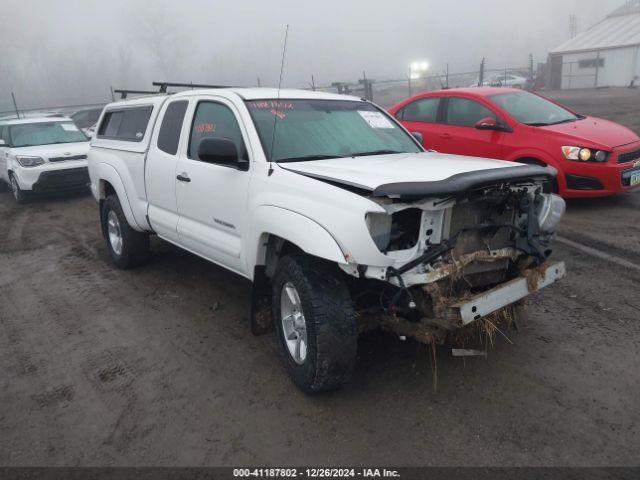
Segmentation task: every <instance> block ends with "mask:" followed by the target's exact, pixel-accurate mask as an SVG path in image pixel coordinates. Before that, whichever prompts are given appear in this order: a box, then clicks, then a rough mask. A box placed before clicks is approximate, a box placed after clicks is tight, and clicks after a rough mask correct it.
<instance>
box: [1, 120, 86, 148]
mask: <svg viewBox="0 0 640 480" xmlns="http://www.w3.org/2000/svg"><path fill="white" fill-rule="evenodd" d="M9 140H10V142H11V146H12V147H34V146H37V145H51V144H54V143H76V142H86V141H87V137H86V136H85V134H84V133H82V132H81V131H80V129H79V128H78V127H77V126H76V124H75V123H73V122H69V121H66V122H37V123H23V124H19V125H11V126H10V127H9Z"/></svg>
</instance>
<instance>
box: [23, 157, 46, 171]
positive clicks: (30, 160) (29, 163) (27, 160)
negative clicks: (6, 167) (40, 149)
mask: <svg viewBox="0 0 640 480" xmlns="http://www.w3.org/2000/svg"><path fill="white" fill-rule="evenodd" d="M16 160H18V163H19V164H20V165H22V166H23V167H27V168H30V167H37V166H38V165H42V164H43V163H44V159H43V158H42V157H30V156H27V155H17V156H16Z"/></svg>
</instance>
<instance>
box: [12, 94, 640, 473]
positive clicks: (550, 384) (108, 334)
mask: <svg viewBox="0 0 640 480" xmlns="http://www.w3.org/2000/svg"><path fill="white" fill-rule="evenodd" d="M623 93H624V94H626V93H627V92H623ZM632 93H635V92H632ZM608 94H609V95H612V94H611V92H609V93H608ZM562 95H563V96H565V97H564V98H563V101H566V102H567V103H568V104H575V106H576V107H577V106H580V107H581V108H580V111H581V112H583V113H590V109H591V110H592V111H594V113H595V112H597V114H598V115H600V116H605V117H607V118H612V119H630V121H637V120H635V119H634V118H633V115H627V114H626V113H625V111H626V110H625V111H621V110H620V108H621V107H619V106H617V105H618V104H617V103H616V102H617V100H616V102H614V101H612V100H611V98H603V99H601V100H599V101H598V102H595V101H592V100H590V101H586V100H584V99H580V98H569V97H566V94H562ZM582 95H583V96H584V95H585V94H584V93H583V94H582ZM589 95H591V93H590V94H589ZM598 95H601V92H596V96H598ZM575 96H579V94H575ZM616 98H617V97H616ZM638 98H640V95H638V94H637V93H636V94H635V96H634V97H633V99H634V101H636V102H637V103H636V104H633V103H632V102H631V101H630V100H629V98H627V99H626V100H623V101H622V103H621V104H620V105H624V106H625V108H626V109H629V108H633V112H634V114H635V112H638V103H640V102H638ZM572 106H573V105H572ZM608 106H615V109H613V110H611V111H609V110H607V108H608ZM635 127H637V125H635ZM639 209H640V192H637V193H633V194H627V195H623V196H620V197H616V198H611V199H604V200H597V201H588V202H570V204H569V212H568V215H567V217H566V221H565V222H564V226H563V227H562V232H561V234H562V236H563V237H564V238H567V239H569V240H572V241H575V242H579V243H581V244H584V245H587V246H590V247H592V248H594V249H596V250H598V251H600V252H607V253H611V254H613V255H615V256H617V257H619V258H621V259H624V260H627V261H629V262H634V263H636V264H638V263H640V261H639V260H638V258H639V253H640V243H639V239H640V222H639V221H638V220H639V219H638V211H639ZM153 251H154V254H155V256H154V257H155V258H154V259H153V260H152V261H151V262H150V263H149V264H148V265H146V266H144V267H142V268H139V269H137V270H133V271H127V272H122V271H118V270H115V269H114V268H113V267H112V266H111V265H110V264H109V261H108V258H107V253H106V250H105V247H104V244H103V240H102V238H101V235H100V232H99V226H98V219H97V208H96V205H95V203H94V201H93V199H92V198H90V197H88V196H75V197H71V198H48V199H41V200H38V201H36V202H34V203H31V204H29V205H26V206H17V205H15V203H14V202H13V200H12V198H11V196H10V195H9V194H8V193H0V371H1V372H2V376H1V377H0V464H1V465H74V466H75V465H177V466H186V465H189V466H201V465H234V466H235V465H242V464H259V465H277V466H280V465H304V464H314V465H340V464H358V465H373V464H375V465H385V464H386V465H395V466H423V465H441V466H445V465H458V466H471V465H473V466H477V465H483V466H515V465H528V466H536V465H555V466H578V465H592V466H595V465H627V466H631V465H637V463H638V449H639V447H640V427H639V425H640V409H639V408H638V398H640V382H638V365H639V364H640V344H639V343H640V321H639V320H640V294H639V292H640V288H639V286H640V269H633V268H622V267H620V266H618V265H617V264H615V263H612V262H610V261H608V260H606V259H601V258H598V257H594V256H591V255H587V254H585V253H584V252H583V251H581V250H579V249H576V248H573V247H567V246H565V244H562V243H559V244H558V245H557V249H556V253H555V258H557V259H564V260H565V261H566V262H567V266H568V270H569V276H568V278H566V279H565V280H563V281H562V282H561V283H560V284H558V285H557V286H555V287H553V288H550V289H548V290H547V291H544V292H543V293H541V294H539V295H537V296H535V298H533V300H532V302H531V305H530V308H529V315H530V319H529V321H528V322H527V323H525V324H524V325H521V329H520V333H518V334H516V333H515V332H510V336H511V338H512V340H513V344H510V343H508V342H507V341H506V340H503V339H502V340H500V339H499V340H498V342H497V345H496V348H495V350H493V351H492V352H490V354H489V357H488V359H486V360H485V359H481V358H473V359H467V360H466V361H463V360H462V359H458V358H453V357H451V354H450V352H449V351H447V350H446V349H441V350H439V352H438V359H437V362H438V390H437V391H434V389H433V385H432V373H431V366H430V363H429V356H428V352H427V350H426V349H425V348H424V347H420V346H419V345H417V344H415V343H412V342H401V341H399V340H398V339H397V338H394V337H393V336H389V335H383V334H371V335H367V336H365V337H363V338H362V339H361V341H360V343H359V356H358V363H357V368H356V372H355V375H354V378H353V381H352V382H351V383H350V384H349V385H348V386H346V388H344V389H343V390H341V391H338V392H335V393H331V394H326V395H321V396H316V397H309V396H306V395H304V394H302V393H300V392H299V391H298V390H296V388H295V387H294V386H293V384H292V383H291V382H290V381H289V379H288V377H287V376H286V374H285V372H284V369H283V367H282V366H281V363H280V359H279V352H278V346H277V344H276V339H275V336H266V337H253V336H252V335H251V333H250V331H249V325H248V324H249V303H250V302H249V296H250V284H249V283H248V282H247V281H245V280H243V279H241V278H239V277H237V276H235V275H233V274H231V273H228V272H227V271H225V270H223V269H221V268H218V267H216V266H214V265H211V264H209V263H207V262H205V261H204V260H201V259H200V258H197V257H195V256H193V255H191V254H188V253H185V252H183V251H181V250H178V249H177V248H174V247H171V246H169V245H167V244H165V243H163V242H160V241H156V242H154V244H153Z"/></svg>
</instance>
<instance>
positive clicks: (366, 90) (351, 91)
mask: <svg viewBox="0 0 640 480" xmlns="http://www.w3.org/2000/svg"><path fill="white" fill-rule="evenodd" d="M542 67H543V66H542V65H539V66H538V69H537V71H534V67H533V57H532V56H530V57H529V65H528V66H526V67H517V68H512V67H508V68H491V69H490V68H486V65H485V61H484V59H483V61H482V62H481V63H480V67H479V69H478V70H475V71H469V72H461V73H450V72H449V69H448V66H447V68H446V69H443V71H442V72H440V73H429V72H424V73H423V74H420V75H411V74H406V75H405V76H404V77H401V76H399V77H396V78H390V79H376V78H371V77H368V76H367V74H366V72H363V74H362V78H359V79H356V80H347V81H334V82H328V83H326V84H317V83H316V78H315V77H314V76H313V75H312V76H311V77H310V82H309V83H308V85H304V86H303V87H302V88H304V89H308V90H316V91H324V92H334V93H339V94H345V95H347V94H348V95H355V96H360V97H362V98H365V99H367V100H371V101H373V102H376V103H378V104H379V105H381V106H383V107H390V106H391V105H393V104H395V103H397V102H399V101H401V100H403V99H405V98H408V97H410V96H412V95H415V94H417V93H420V92H426V91H432V90H440V89H443V88H456V87H470V86H479V85H492V86H511V85H510V82H509V78H508V77H509V76H511V75H515V76H517V77H519V78H521V79H523V80H522V81H521V82H519V84H517V85H515V86H518V87H520V88H530V89H533V88H535V87H536V80H537V79H538V78H541V77H544V75H543V74H542V73H541V68H542ZM154 85H155V84H154ZM197 86H198V85H197V84H181V87H182V88H190V87H194V88H195V87H197ZM257 86H260V79H258V81H257ZM165 90H166V89H165ZM117 91H118V92H119V90H114V89H113V88H112V89H111V91H110V97H111V100H114V99H115V97H116V95H115V92H117ZM130 92H133V91H130ZM134 93H135V92H134ZM139 93H141V94H142V93H153V92H150V91H145V92H142V91H140V92H139ZM1 94H2V93H1V92H0V95H1ZM7 96H8V97H9V99H10V101H12V103H13V105H14V108H13V109H11V110H6V111H0V119H2V118H16V116H21V117H23V116H29V115H33V114H65V113H68V114H70V113H72V112H73V111H75V110H81V109H84V108H91V107H100V106H104V105H106V104H107V103H108V101H104V100H101V101H97V102H95V103H84V104H78V105H63V106H43V107H38V108H28V109H23V108H21V107H20V102H19V99H18V101H16V99H15V97H14V96H13V94H12V93H11V92H9V93H8V95H7Z"/></svg>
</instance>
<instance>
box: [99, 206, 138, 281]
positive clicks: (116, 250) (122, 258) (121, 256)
mask: <svg viewBox="0 0 640 480" xmlns="http://www.w3.org/2000/svg"><path fill="white" fill-rule="evenodd" d="M101 223H102V233H103V235H104V238H105V240H106V242H107V249H108V250H109V254H110V255H111V259H112V260H113V263H114V264H115V265H116V266H117V267H118V268H121V269H123V270H126V269H128V268H132V267H135V266H138V265H140V264H142V263H144V262H145V261H146V260H147V259H148V258H149V235H148V234H146V233H141V232H138V231H136V230H134V229H133V228H131V227H130V226H129V223H128V222H127V219H126V217H125V216H124V212H123V211H122V206H121V205H120V201H119V200H118V197H116V196H115V195H111V196H109V197H107V198H106V200H105V201H104V203H103V205H102V212H101Z"/></svg>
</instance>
